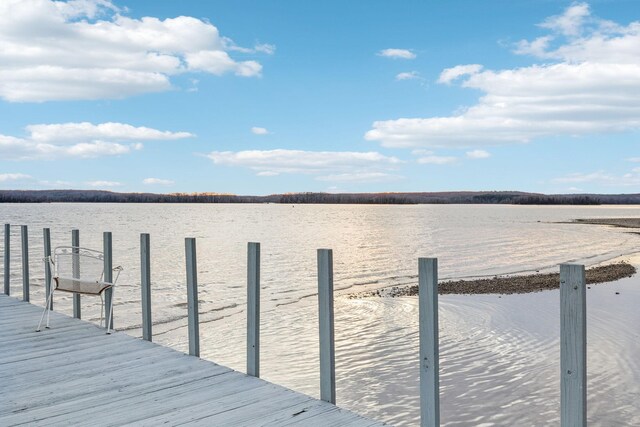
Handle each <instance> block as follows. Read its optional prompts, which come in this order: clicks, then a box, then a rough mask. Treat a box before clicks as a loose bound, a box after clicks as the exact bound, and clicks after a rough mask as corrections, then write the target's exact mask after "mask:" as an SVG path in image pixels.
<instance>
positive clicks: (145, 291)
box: [140, 233, 152, 341]
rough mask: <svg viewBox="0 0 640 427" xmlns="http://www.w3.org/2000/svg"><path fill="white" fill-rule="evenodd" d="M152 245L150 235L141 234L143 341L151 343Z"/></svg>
mask: <svg viewBox="0 0 640 427" xmlns="http://www.w3.org/2000/svg"><path fill="white" fill-rule="evenodd" d="M150 251H151V245H150V242H149V234H147V233H142V234H140V288H141V289H142V339H144V340H147V341H151V339H152V338H151V337H152V334H151V252H150Z"/></svg>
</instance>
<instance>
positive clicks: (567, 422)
mask: <svg viewBox="0 0 640 427" xmlns="http://www.w3.org/2000/svg"><path fill="white" fill-rule="evenodd" d="M586 299H587V298H586V286H585V278H584V266H583V265H576V264H562V265H560V374H561V375H560V425H561V426H562V427H584V426H586V425H587V306H586Z"/></svg>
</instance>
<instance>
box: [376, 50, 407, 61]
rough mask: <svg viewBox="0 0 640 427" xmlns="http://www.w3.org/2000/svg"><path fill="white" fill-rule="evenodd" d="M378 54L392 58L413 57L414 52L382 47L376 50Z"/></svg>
mask: <svg viewBox="0 0 640 427" xmlns="http://www.w3.org/2000/svg"><path fill="white" fill-rule="evenodd" d="M378 56H384V57H386V58H394V59H397V58H400V59H415V57H416V54H415V53H413V52H411V51H410V50H408V49H383V50H381V51H380V52H378Z"/></svg>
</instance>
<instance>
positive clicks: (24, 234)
mask: <svg viewBox="0 0 640 427" xmlns="http://www.w3.org/2000/svg"><path fill="white" fill-rule="evenodd" d="M20 237H21V240H22V300H23V301H29V232H28V230H27V226H26V225H21V226H20Z"/></svg>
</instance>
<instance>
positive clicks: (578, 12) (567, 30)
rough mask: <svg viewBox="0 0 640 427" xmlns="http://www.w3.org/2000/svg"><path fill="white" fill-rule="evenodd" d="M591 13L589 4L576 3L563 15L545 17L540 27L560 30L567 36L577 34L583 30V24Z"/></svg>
mask: <svg viewBox="0 0 640 427" xmlns="http://www.w3.org/2000/svg"><path fill="white" fill-rule="evenodd" d="M590 14H591V12H590V10H589V5H588V4H586V3H574V4H573V5H571V6H570V7H568V8H567V10H565V12H564V13H563V14H562V15H557V16H551V17H549V18H547V19H545V20H544V22H543V23H542V24H540V27H542V28H547V29H550V30H552V31H556V32H559V33H561V34H563V35H565V36H577V35H579V34H580V32H581V31H582V26H583V24H584V22H585V20H586V19H587V18H588V17H589V15H590Z"/></svg>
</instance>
